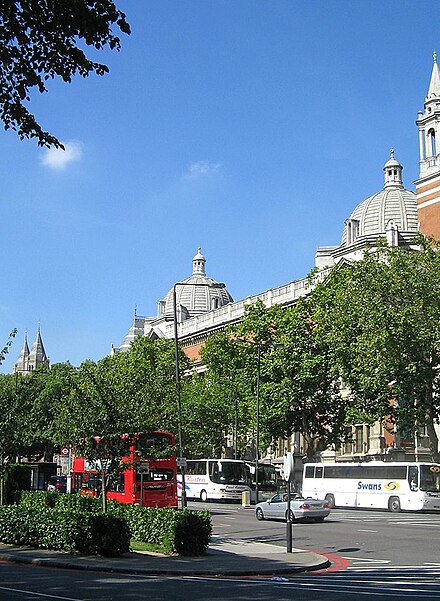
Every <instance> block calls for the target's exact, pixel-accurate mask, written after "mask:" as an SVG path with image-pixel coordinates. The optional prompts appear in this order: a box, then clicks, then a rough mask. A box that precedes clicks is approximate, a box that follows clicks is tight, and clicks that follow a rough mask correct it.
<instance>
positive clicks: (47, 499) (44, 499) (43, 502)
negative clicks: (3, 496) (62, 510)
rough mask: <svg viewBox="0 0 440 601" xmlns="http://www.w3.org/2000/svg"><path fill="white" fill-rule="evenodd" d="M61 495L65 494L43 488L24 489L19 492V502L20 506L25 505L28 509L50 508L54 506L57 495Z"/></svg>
mask: <svg viewBox="0 0 440 601" xmlns="http://www.w3.org/2000/svg"><path fill="white" fill-rule="evenodd" d="M61 496H67V495H60V493H57V492H50V491H43V490H37V491H36V490H29V491H25V490H24V491H22V492H21V493H20V497H19V503H20V505H21V506H22V507H27V508H28V509H36V510H40V509H51V508H53V507H55V504H56V502H57V500H58V497H61Z"/></svg>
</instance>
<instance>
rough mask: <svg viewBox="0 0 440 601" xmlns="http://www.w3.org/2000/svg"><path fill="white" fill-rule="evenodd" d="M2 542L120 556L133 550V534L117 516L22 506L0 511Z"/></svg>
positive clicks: (0, 539) (11, 506) (0, 537)
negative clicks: (131, 539) (131, 538)
mask: <svg viewBox="0 0 440 601" xmlns="http://www.w3.org/2000/svg"><path fill="white" fill-rule="evenodd" d="M55 494H57V493H55ZM0 541H1V542H3V543H10V544H16V545H30V546H33V547H40V548H43V549H54V550H59V551H67V552H70V553H72V552H75V551H78V552H81V553H85V554H89V555H96V554H99V555H106V556H118V555H122V554H123V553H126V552H127V551H128V550H129V545H130V532H129V528H128V526H127V523H126V521H125V520H123V519H121V518H118V517H115V516H109V515H104V514H96V513H92V512H90V511H88V512H86V511H72V510H70V511H67V510H59V509H57V508H48V507H44V506H43V505H40V506H38V505H37V504H35V505H33V506H32V505H30V504H29V505H26V504H22V505H10V506H3V507H0Z"/></svg>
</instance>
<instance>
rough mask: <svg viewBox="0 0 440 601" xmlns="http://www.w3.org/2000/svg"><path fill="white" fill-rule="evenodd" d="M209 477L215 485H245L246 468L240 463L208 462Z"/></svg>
mask: <svg viewBox="0 0 440 601" xmlns="http://www.w3.org/2000/svg"><path fill="white" fill-rule="evenodd" d="M209 476H210V478H211V480H212V481H213V482H215V483H216V484H246V481H247V472H246V466H245V464H244V463H241V462H237V463H235V462H232V461H210V462H209Z"/></svg>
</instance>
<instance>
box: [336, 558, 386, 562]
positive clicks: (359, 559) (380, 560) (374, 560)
mask: <svg viewBox="0 0 440 601" xmlns="http://www.w3.org/2000/svg"><path fill="white" fill-rule="evenodd" d="M344 559H349V560H350V561H365V563H390V560H389V559H371V558H370V557H344Z"/></svg>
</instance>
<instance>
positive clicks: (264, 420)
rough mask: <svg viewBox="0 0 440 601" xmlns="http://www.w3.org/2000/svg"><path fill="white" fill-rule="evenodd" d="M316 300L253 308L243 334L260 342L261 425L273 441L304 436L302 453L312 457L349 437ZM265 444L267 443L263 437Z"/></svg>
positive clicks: (304, 299) (308, 298) (246, 317)
mask: <svg viewBox="0 0 440 601" xmlns="http://www.w3.org/2000/svg"><path fill="white" fill-rule="evenodd" d="M313 313H314V306H313V297H310V296H309V297H306V298H302V299H300V300H299V301H298V302H297V303H296V304H295V306H293V307H290V308H283V307H281V306H280V305H275V306H273V307H270V308H268V309H267V308H266V307H265V306H264V305H263V304H262V303H261V302H260V303H256V304H255V305H253V306H251V307H249V309H248V310H247V312H246V315H245V318H244V320H243V322H242V324H241V325H240V328H239V332H240V333H241V334H242V335H243V334H245V335H246V336H248V337H252V339H253V340H254V341H256V342H259V343H260V345H261V348H262V349H263V353H262V355H261V426H262V429H263V433H264V432H266V444H267V443H268V442H269V439H276V438H278V437H282V438H286V437H288V436H291V435H292V434H293V433H294V432H298V433H300V434H302V435H303V438H304V442H305V448H304V453H305V454H306V455H307V457H308V459H309V460H311V459H313V458H314V456H315V455H316V453H317V452H318V451H319V450H321V449H322V448H326V447H327V446H330V445H337V444H338V443H339V442H340V441H341V440H342V439H343V438H344V436H345V429H344V420H345V403H344V402H343V400H342V398H341V394H340V387H339V385H338V382H337V381H336V380H335V379H334V377H333V371H332V365H331V356H330V350H329V348H328V345H327V343H326V340H325V337H324V336H323V332H322V330H321V327H320V324H319V323H317V322H316V321H315V320H314V316H313ZM263 440H264V438H263Z"/></svg>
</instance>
